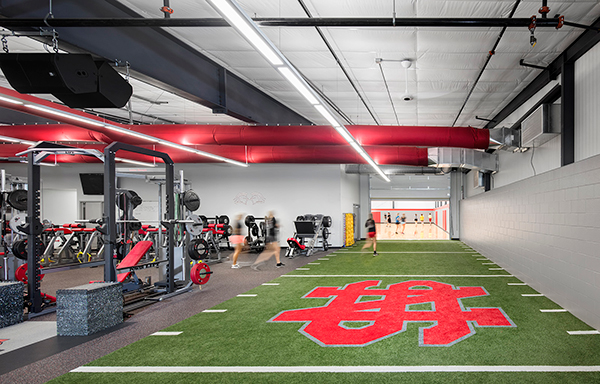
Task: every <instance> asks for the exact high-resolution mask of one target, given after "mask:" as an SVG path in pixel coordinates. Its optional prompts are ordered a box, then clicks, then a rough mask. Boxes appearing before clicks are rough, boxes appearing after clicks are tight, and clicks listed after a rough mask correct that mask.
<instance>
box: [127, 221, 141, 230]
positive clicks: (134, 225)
mask: <svg viewBox="0 0 600 384" xmlns="http://www.w3.org/2000/svg"><path fill="white" fill-rule="evenodd" d="M132 220H136V221H130V222H128V223H127V228H128V229H129V230H130V231H132V232H134V231H139V230H140V229H142V222H141V221H139V220H137V219H135V218H132Z"/></svg>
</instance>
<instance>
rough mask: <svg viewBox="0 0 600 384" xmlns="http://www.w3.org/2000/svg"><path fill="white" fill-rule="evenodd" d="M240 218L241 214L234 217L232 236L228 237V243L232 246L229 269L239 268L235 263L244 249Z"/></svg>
mask: <svg viewBox="0 0 600 384" xmlns="http://www.w3.org/2000/svg"><path fill="white" fill-rule="evenodd" d="M242 217H243V214H241V213H240V214H239V215H237V216H236V217H235V223H234V224H233V234H232V236H229V242H230V243H231V244H232V245H233V246H234V251H233V261H232V264H231V268H239V267H240V265H239V264H238V263H237V259H238V257H239V256H240V253H241V252H242V248H243V247H244V236H243V235H242Z"/></svg>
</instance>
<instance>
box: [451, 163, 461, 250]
mask: <svg viewBox="0 0 600 384" xmlns="http://www.w3.org/2000/svg"><path fill="white" fill-rule="evenodd" d="M463 198H464V190H463V174H462V172H461V171H460V170H459V169H453V170H452V172H451V173H450V204H449V205H450V207H449V211H450V212H449V213H450V225H449V228H448V232H449V235H450V239H451V240H458V239H460V201H461V200H462V199H463Z"/></svg>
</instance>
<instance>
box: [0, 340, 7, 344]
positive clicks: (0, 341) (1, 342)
mask: <svg viewBox="0 0 600 384" xmlns="http://www.w3.org/2000/svg"><path fill="white" fill-rule="evenodd" d="M8 340H9V339H0V345H2V344H3V343H4V342H5V341H8Z"/></svg>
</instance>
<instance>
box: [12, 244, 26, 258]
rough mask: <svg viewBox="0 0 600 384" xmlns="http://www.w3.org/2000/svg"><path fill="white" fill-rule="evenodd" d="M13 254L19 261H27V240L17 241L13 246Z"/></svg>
mask: <svg viewBox="0 0 600 384" xmlns="http://www.w3.org/2000/svg"><path fill="white" fill-rule="evenodd" d="M12 253H13V255H15V257H16V258H17V259H21V260H27V240H17V241H15V242H14V244H13V246H12Z"/></svg>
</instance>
